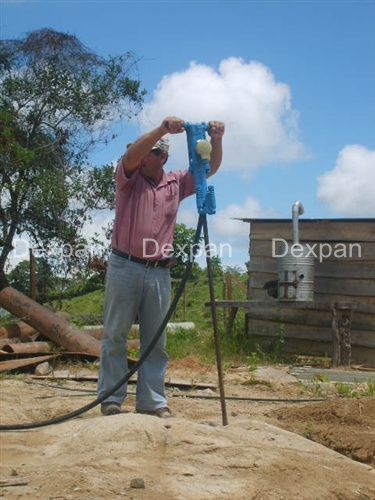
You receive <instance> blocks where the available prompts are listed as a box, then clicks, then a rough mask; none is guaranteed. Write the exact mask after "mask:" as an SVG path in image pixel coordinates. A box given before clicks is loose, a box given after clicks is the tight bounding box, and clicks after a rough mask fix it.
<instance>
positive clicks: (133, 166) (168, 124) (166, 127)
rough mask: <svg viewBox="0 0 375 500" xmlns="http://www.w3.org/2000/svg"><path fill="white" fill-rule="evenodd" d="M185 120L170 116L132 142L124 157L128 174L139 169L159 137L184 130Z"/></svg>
mask: <svg viewBox="0 0 375 500" xmlns="http://www.w3.org/2000/svg"><path fill="white" fill-rule="evenodd" d="M184 130H185V129H184V120H181V119H180V118H176V117H175V116H168V117H167V118H165V119H164V120H163V122H162V123H161V125H159V127H156V128H155V129H153V130H151V131H150V132H147V133H146V134H144V135H142V136H141V137H139V138H138V139H137V140H136V141H135V142H133V144H131V145H130V146H129V147H128V149H127V150H126V152H125V154H124V156H123V157H122V166H123V169H124V172H125V174H126V175H127V176H131V174H132V173H133V172H135V170H137V168H138V166H139V164H140V162H141V161H142V159H143V158H144V157H145V156H146V155H147V154H148V153H149V152H150V151H151V148H152V147H153V146H154V144H155V143H156V142H158V140H159V139H161V138H162V137H163V135H165V134H179V133H181V132H183V131H184Z"/></svg>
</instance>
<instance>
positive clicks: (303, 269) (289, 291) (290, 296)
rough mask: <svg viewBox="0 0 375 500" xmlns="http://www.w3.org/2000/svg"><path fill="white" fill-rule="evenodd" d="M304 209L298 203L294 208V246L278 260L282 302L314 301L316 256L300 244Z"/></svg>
mask: <svg viewBox="0 0 375 500" xmlns="http://www.w3.org/2000/svg"><path fill="white" fill-rule="evenodd" d="M303 212H304V208H303V205H302V203H301V202H299V201H297V202H295V203H294V204H293V208H292V240H293V244H292V245H291V246H290V247H289V246H288V247H287V248H286V249H285V252H284V253H283V255H282V256H281V257H279V260H278V281H279V283H278V285H279V293H278V299H279V300H280V301H313V300H314V275H315V273H314V256H313V255H309V253H310V250H309V247H308V246H307V245H303V244H300V243H299V228H298V216H299V215H301V214H303Z"/></svg>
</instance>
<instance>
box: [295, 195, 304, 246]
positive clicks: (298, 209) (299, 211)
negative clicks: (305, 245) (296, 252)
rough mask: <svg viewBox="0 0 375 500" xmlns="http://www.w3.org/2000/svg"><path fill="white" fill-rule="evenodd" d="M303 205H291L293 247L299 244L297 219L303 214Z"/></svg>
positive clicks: (297, 202) (296, 203)
mask: <svg viewBox="0 0 375 500" xmlns="http://www.w3.org/2000/svg"><path fill="white" fill-rule="evenodd" d="M304 211H305V210H304V208H303V205H302V203H301V202H300V201H296V202H295V203H293V207H292V240H293V245H294V244H295V243H299V229H298V217H299V216H300V215H302V214H303V212H304Z"/></svg>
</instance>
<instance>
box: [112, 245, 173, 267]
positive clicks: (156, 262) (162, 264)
mask: <svg viewBox="0 0 375 500" xmlns="http://www.w3.org/2000/svg"><path fill="white" fill-rule="evenodd" d="M112 253H113V254H115V255H117V256H118V257H122V258H123V259H127V260H130V261H132V262H136V263H137V264H142V266H145V267H165V266H166V265H167V264H169V263H170V259H164V260H149V259H139V258H138V257H134V255H130V254H128V253H125V252H121V250H117V248H112Z"/></svg>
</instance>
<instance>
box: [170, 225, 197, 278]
mask: <svg viewBox="0 0 375 500" xmlns="http://www.w3.org/2000/svg"><path fill="white" fill-rule="evenodd" d="M195 232H196V231H195V229H191V228H188V227H187V226H185V224H182V223H178V224H176V226H175V230H174V236H173V252H174V255H175V256H176V257H177V259H178V264H177V265H176V266H174V267H172V269H171V276H172V278H174V279H180V278H182V276H183V274H184V272H185V266H186V264H187V263H188V262H189V260H190V259H191V258H193V251H194V248H193V247H194V237H195ZM202 239H203V237H202V236H201V237H200V240H199V243H198V245H199V244H200V243H201V241H202ZM200 272H201V269H200V267H199V264H198V263H197V262H194V263H193V266H192V270H191V275H190V278H193V279H195V278H198V276H199V275H200Z"/></svg>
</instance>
